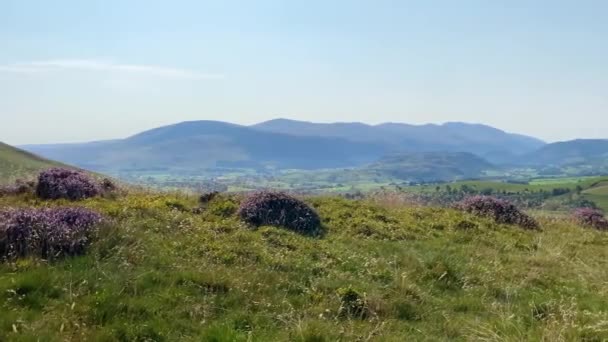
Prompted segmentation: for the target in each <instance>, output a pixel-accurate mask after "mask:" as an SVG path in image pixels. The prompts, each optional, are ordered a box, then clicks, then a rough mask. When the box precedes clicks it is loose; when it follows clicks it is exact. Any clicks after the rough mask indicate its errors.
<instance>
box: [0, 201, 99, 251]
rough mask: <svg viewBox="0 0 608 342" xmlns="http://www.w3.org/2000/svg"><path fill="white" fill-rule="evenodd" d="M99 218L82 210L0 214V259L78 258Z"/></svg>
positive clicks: (45, 209)
mask: <svg viewBox="0 0 608 342" xmlns="http://www.w3.org/2000/svg"><path fill="white" fill-rule="evenodd" d="M101 221H102V217H101V215H100V214H98V213H96V212H94V211H91V210H89V209H86V208H42V209H40V208H18V209H6V210H3V211H0V256H2V257H5V258H14V257H20V256H26V255H35V256H40V257H42V258H48V259H54V258H57V257H59V256H62V255H77V254H82V253H83V252H84V250H85V248H86V246H87V245H88V244H89V242H90V239H91V237H92V233H93V231H94V228H95V227H96V226H97V225H98V224H99V223H100V222H101Z"/></svg>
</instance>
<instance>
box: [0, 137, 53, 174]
mask: <svg viewBox="0 0 608 342" xmlns="http://www.w3.org/2000/svg"><path fill="white" fill-rule="evenodd" d="M58 165H60V164H59V163H57V162H53V161H50V160H47V159H44V158H41V157H39V156H37V155H34V154H32V153H30V152H26V151H23V150H20V149H18V148H15V147H12V146H9V145H7V144H4V143H1V142H0V184H6V183H10V182H13V181H14V180H15V179H17V178H29V177H32V176H34V175H35V174H36V173H38V172H39V171H41V170H44V169H47V168H49V167H53V166H58Z"/></svg>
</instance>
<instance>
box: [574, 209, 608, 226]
mask: <svg viewBox="0 0 608 342" xmlns="http://www.w3.org/2000/svg"><path fill="white" fill-rule="evenodd" d="M574 219H575V220H576V221H578V222H579V223H580V224H582V225H585V226H588V227H593V228H595V229H600V230H608V220H607V219H606V217H604V213H602V212H601V211H600V210H598V209H593V208H579V209H576V210H575V211H574Z"/></svg>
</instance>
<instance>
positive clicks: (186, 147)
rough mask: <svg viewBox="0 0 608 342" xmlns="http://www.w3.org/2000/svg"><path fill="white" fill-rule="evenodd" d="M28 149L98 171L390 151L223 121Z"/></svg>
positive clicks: (305, 162) (337, 158) (313, 162)
mask: <svg viewBox="0 0 608 342" xmlns="http://www.w3.org/2000/svg"><path fill="white" fill-rule="evenodd" d="M24 148H26V149H28V150H30V151H33V152H36V153H40V154H42V155H44V156H46V157H49V158H54V159H58V160H61V161H65V162H69V163H73V164H75V165H78V166H81V167H86V168H89V169H92V170H97V171H118V170H181V171H196V170H199V169H205V168H214V167H242V168H245V167H247V168H269V167H270V168H283V169H287V168H300V169H316V168H335V167H347V166H355V165H361V164H365V163H369V162H372V161H374V160H376V159H377V158H378V157H379V156H381V155H383V154H385V153H387V152H388V151H389V148H388V147H387V146H386V145H383V144H381V143H371V142H368V143H364V142H357V141H351V140H347V139H342V138H334V137H312V136H295V135H288V134H280V133H272V132H263V131H259V130H256V129H253V128H250V127H246V126H239V125H234V124H229V123H224V122H218V121H192V122H183V123H179V124H175V125H170V126H164V127H159V128H156V129H152V130H149V131H145V132H142V133H140V134H137V135H134V136H132V137H129V138H126V139H122V140H113V141H102V142H94V143H84V144H61V145H29V146H24Z"/></svg>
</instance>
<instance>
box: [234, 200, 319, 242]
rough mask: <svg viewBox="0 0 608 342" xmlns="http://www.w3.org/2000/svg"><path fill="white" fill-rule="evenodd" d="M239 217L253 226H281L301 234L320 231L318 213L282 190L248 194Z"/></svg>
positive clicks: (240, 209)
mask: <svg viewBox="0 0 608 342" xmlns="http://www.w3.org/2000/svg"><path fill="white" fill-rule="evenodd" d="M238 215H239V216H240V217H241V219H242V220H243V221H245V222H247V223H249V224H251V225H254V226H263V225H269V226H281V227H285V228H288V229H291V230H294V231H296V232H299V233H302V234H308V235H317V234H318V233H319V232H320V228H321V220H320V218H319V215H318V214H317V213H316V212H315V211H314V210H313V209H312V208H311V207H309V206H308V205H307V204H306V203H304V202H303V201H301V200H299V199H297V198H295V197H292V196H290V195H287V194H285V193H282V192H272V191H262V192H258V193H254V194H251V195H249V197H247V198H246V199H245V200H244V201H243V202H242V203H241V206H240V208H239V210H238Z"/></svg>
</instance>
